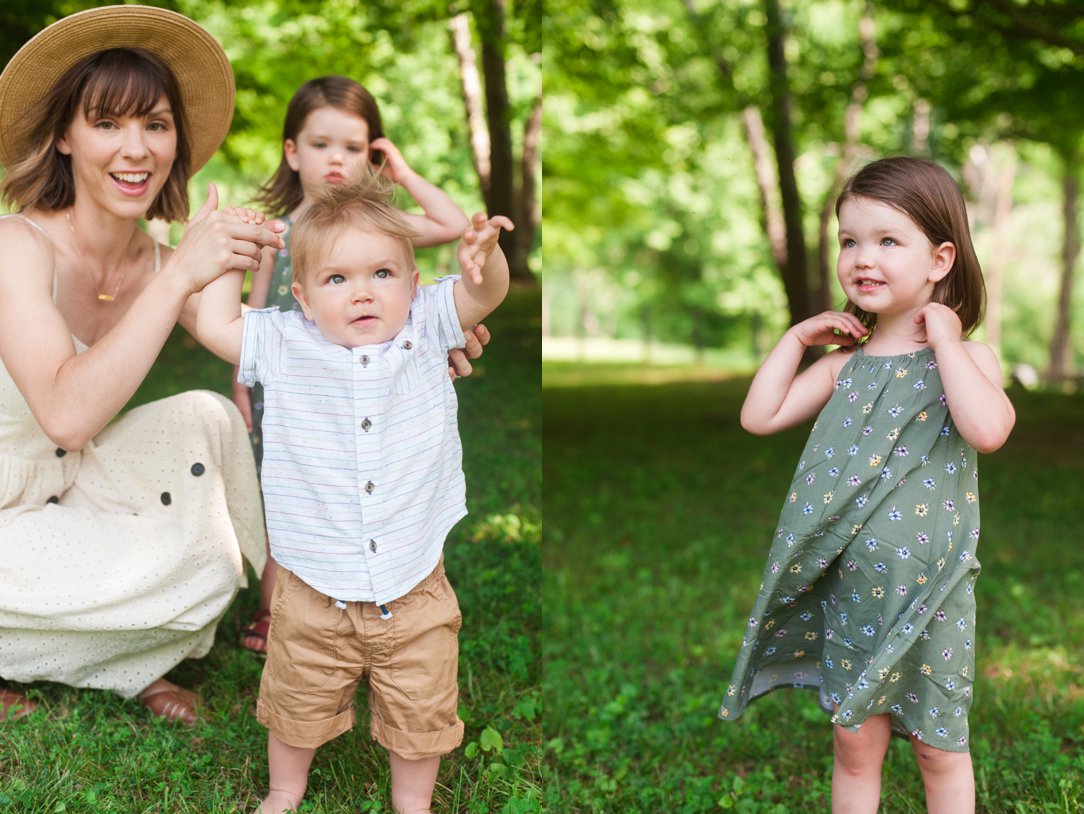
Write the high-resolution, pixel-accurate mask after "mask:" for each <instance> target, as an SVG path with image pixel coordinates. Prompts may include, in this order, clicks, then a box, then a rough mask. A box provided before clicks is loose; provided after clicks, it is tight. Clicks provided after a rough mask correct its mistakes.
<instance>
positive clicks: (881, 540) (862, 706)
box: [719, 349, 979, 752]
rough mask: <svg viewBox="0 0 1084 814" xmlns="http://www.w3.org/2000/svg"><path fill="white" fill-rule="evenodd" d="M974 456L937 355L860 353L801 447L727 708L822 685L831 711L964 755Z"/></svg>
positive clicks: (846, 720) (970, 664)
mask: <svg viewBox="0 0 1084 814" xmlns="http://www.w3.org/2000/svg"><path fill="white" fill-rule="evenodd" d="M978 539H979V503H978V469H977V466H976V454H975V451H974V450H973V449H972V448H971V446H970V445H969V444H968V443H967V442H966V441H965V440H964V439H963V438H962V437H961V436H960V433H959V432H958V431H957V429H956V427H955V425H954V424H953V422H952V418H951V416H950V415H949V412H948V407H947V402H946V399H945V395H944V391H943V389H942V384H941V377H940V375H939V373H938V370H937V362H936V360H935V358H934V354H933V351H932V350H930V349H925V350H921V351H917V352H915V353H910V354H904V355H899V356H869V355H867V354H866V353H864V352H863V351H862V350H861V349H859V350H857V351H855V352H854V356H853V358H851V359H850V360H848V361H847V363H846V364H845V365H844V366H843V369H842V370H841V371H840V374H839V376H838V378H837V380H836V385H835V392H834V393H833V395H832V398H831V399H830V400H829V402H828V404H827V405H826V406H825V407H824V409H823V410H822V411H821V414H820V416H818V418H817V422H816V424H815V425H814V426H813V430H812V432H811V434H810V437H809V440H808V442H807V443H806V447H805V450H804V452H803V453H802V457H801V460H800V462H799V464H798V468H797V471H796V472H795V474H794V480H793V481H792V482H791V486H790V489H789V490H788V494H787V497H786V501H785V504H784V507H783V511H782V513H781V515H780V519H779V526H778V529H777V530H776V533H775V539H774V541H773V543H772V548H771V551H770V553H769V555H768V562H767V565H766V567H765V571H764V577H763V582H762V583H761V588H760V591H759V593H758V596H757V601H756V605H755V606H754V608H753V611H752V613H751V614H750V617H749V621H748V627H747V628H746V632H745V635H744V637H743V639H742V646H741V650H740V651H739V654H738V662H737V666H736V667H735V669H734V676H733V679H732V683H731V684H730V686H729V687H728V688H727V692H726V698H725V700H724V702H723V705H722V708H721V709H720V713H719V714H720V717H722V718H724V719H726V720H733V719H736V718H738V717H739V716H740V715H741V714H742V712H743V711H744V710H745V707H746V705H747V704H748V703H749V701H750V700H752V699H753V698H756V697H758V696H760V695H763V694H764V693H766V692H769V691H770V690H773V689H775V688H777V687H806V688H816V689H817V690H818V691H819V693H820V703H821V706H822V707H824V708H825V709H826V710H827V711H829V712H831V713H833V715H832V721H833V722H835V723H838V724H840V725H842V726H844V727H847V728H850V729H857V728H858V727H859V725H860V724H861V723H862V722H863V721H864V720H865V719H866V718H867V717H868V716H870V715H878V714H882V713H887V714H888V715H890V716H891V721H892V728H893V730H894V731H895V732H897V733H899V734H903V735H910V736H911V737H914V738H916V739H918V740H921V741H923V742H925V743H928V744H930V745H931V746H934V747H936V748H938V749H944V750H947V751H952V752H966V751H967V750H968V726H967V715H968V710H969V708H970V706H971V694H972V681H973V679H974V675H975V666H974V641H975V597H974V586H975V580H976V578H977V577H978V574H979V562H978V560H977V559H976V556H975V549H976V545H977V543H978Z"/></svg>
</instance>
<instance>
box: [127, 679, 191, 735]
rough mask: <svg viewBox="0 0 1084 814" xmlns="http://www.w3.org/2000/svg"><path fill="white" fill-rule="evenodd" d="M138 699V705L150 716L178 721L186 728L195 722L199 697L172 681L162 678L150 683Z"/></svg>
mask: <svg viewBox="0 0 1084 814" xmlns="http://www.w3.org/2000/svg"><path fill="white" fill-rule="evenodd" d="M138 697H139V703H140V704H142V705H143V706H145V707H146V708H147V709H148V710H150V712H151V714H152V715H158V716H160V717H162V718H165V719H166V720H168V721H180V722H181V723H183V724H186V725H188V726H192V724H194V723H195V722H196V718H197V715H196V708H197V707H198V706H199V704H200V698H199V696H198V695H196V694H195V693H194V692H192V691H191V690H185V689H182V688H181V687H178V686H177V685H176V684H174V683H173V682H172V681H166V680H165V679H164V678H159V679H157V680H156V681H152V682H151V684H150V686H148V687H147V688H146V689H145V690H143V692H141V693H140V694H139V696H138Z"/></svg>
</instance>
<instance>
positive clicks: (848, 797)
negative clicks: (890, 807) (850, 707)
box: [832, 715, 892, 814]
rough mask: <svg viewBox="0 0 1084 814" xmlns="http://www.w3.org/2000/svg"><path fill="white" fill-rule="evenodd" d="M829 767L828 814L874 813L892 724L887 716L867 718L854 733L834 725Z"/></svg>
mask: <svg viewBox="0 0 1084 814" xmlns="http://www.w3.org/2000/svg"><path fill="white" fill-rule="evenodd" d="M833 730H834V736H835V762H834V763H833V765H832V814H876V812H877V807H878V806H879V805H880V802H881V765H882V764H883V763H884V758H885V752H886V751H888V740H889V738H890V737H891V735H892V725H891V723H890V721H889V718H888V716H887V715H873V716H871V717H869V718H867V719H866V720H865V721H864V722H863V723H862V726H861V728H860V729H859V730H858V731H857V732H851V731H850V730H847V729H844V728H843V727H841V726H839V725H836V726H834V727H833Z"/></svg>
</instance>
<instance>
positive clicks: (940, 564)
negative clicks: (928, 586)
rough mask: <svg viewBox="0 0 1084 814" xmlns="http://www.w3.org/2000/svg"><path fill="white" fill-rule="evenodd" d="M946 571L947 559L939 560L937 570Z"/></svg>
mask: <svg viewBox="0 0 1084 814" xmlns="http://www.w3.org/2000/svg"><path fill="white" fill-rule="evenodd" d="M944 569H945V558H944V557H940V558H938V560H937V570H938V571H943V570H944Z"/></svg>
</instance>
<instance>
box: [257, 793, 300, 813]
mask: <svg viewBox="0 0 1084 814" xmlns="http://www.w3.org/2000/svg"><path fill="white" fill-rule="evenodd" d="M300 803H301V801H300V800H298V801H296V802H295V801H294V799H293V798H292V797H290V795H288V794H287V793H286V792H284V791H272V792H271V793H269V794H268V795H267V796H266V797H265V798H264V801H263V802H262V803H260V807H259V808H257V809H256V810H255V811H254V812H253V814H285V813H286V812H287V811H296V810H297V807H298V805H300Z"/></svg>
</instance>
